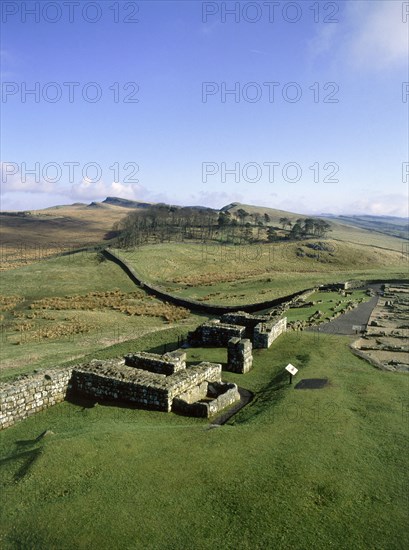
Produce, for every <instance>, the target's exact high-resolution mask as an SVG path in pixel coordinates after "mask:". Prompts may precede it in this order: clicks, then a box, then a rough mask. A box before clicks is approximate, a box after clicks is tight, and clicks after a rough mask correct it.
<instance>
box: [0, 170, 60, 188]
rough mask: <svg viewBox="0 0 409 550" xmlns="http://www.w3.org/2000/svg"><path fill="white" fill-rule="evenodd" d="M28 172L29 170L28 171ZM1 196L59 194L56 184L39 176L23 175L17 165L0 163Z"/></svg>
mask: <svg viewBox="0 0 409 550" xmlns="http://www.w3.org/2000/svg"><path fill="white" fill-rule="evenodd" d="M27 171H28V170H27ZM0 178H1V188H0V191H1V194H2V195H4V194H5V193H13V192H21V191H24V192H26V193H39V194H42V193H56V192H57V193H58V192H59V191H58V190H57V189H56V184H55V183H51V182H48V181H45V180H44V179H42V178H41V177H40V175H39V174H38V175H37V176H36V175H34V174H23V173H22V171H21V169H20V166H19V165H17V164H16V163H11V162H2V163H0Z"/></svg>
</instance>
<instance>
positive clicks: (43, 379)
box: [0, 367, 72, 430]
mask: <svg viewBox="0 0 409 550" xmlns="http://www.w3.org/2000/svg"><path fill="white" fill-rule="evenodd" d="M71 373H72V367H71V368H67V369H52V370H47V371H43V372H41V373H38V374H34V375H32V376H27V377H25V378H22V379H20V380H17V381H15V382H13V383H9V384H2V385H1V386H0V430H1V429H4V428H8V427H9V426H12V425H13V424H15V423H16V422H18V421H19V420H23V419H24V418H27V417H29V416H31V415H33V414H35V413H37V412H39V411H42V410H44V409H47V408H48V407H51V406H52V405H55V404H56V403H60V402H61V401H64V399H65V396H66V394H67V391H68V389H69V384H70V379H71Z"/></svg>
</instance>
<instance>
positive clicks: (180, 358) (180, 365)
mask: <svg viewBox="0 0 409 550" xmlns="http://www.w3.org/2000/svg"><path fill="white" fill-rule="evenodd" d="M125 365H127V366H128V367H135V368H137V369H142V370H147V371H149V372H155V373H157V374H165V375H166V376H168V375H170V374H174V373H175V372H178V371H180V370H183V369H185V368H186V352H184V351H174V352H169V353H165V354H164V355H157V354H156V353H147V352H143V351H141V352H138V353H130V354H129V355H127V356H126V357H125Z"/></svg>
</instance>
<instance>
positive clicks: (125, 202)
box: [93, 197, 153, 208]
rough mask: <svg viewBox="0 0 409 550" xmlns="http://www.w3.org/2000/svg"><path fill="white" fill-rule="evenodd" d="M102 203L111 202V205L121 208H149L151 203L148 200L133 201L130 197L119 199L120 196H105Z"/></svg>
mask: <svg viewBox="0 0 409 550" xmlns="http://www.w3.org/2000/svg"><path fill="white" fill-rule="evenodd" d="M102 203H103V204H111V205H113V206H122V207H123V208H149V207H150V206H152V204H153V203H149V202H139V201H133V200H130V199H121V198H120V197H107V198H106V199H105V200H103V201H102ZM93 204H95V203H93ZM97 204H98V203H97Z"/></svg>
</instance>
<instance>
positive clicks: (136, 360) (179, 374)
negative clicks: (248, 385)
mask: <svg viewBox="0 0 409 550" xmlns="http://www.w3.org/2000/svg"><path fill="white" fill-rule="evenodd" d="M221 372H222V366H221V365H220V364H218V363H207V362H202V363H200V364H198V365H193V366H191V367H189V368H186V353H185V352H184V351H183V350H178V351H176V352H171V353H167V354H164V355H157V354H154V353H145V352H139V353H135V354H129V355H127V356H126V357H125V361H112V360H111V361H98V360H94V361H91V362H90V363H89V364H87V365H82V366H80V367H76V368H74V369H73V372H72V380H71V386H72V391H73V392H74V393H75V394H79V395H84V396H87V397H92V398H96V399H101V400H107V401H121V402H125V403H130V404H134V405H137V406H139V407H142V408H145V409H151V410H158V411H165V412H170V411H174V412H182V413H183V414H191V415H193V416H205V417H209V416H212V415H214V414H216V413H217V412H218V411H219V410H221V409H222V408H224V407H225V406H227V405H230V404H232V403H234V402H235V401H237V400H239V399H240V394H239V392H238V388H237V386H236V384H228V383H225V382H222V380H221ZM177 399H178V400H177ZM183 402H185V405H184V404H183ZM187 405H189V406H187Z"/></svg>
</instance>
